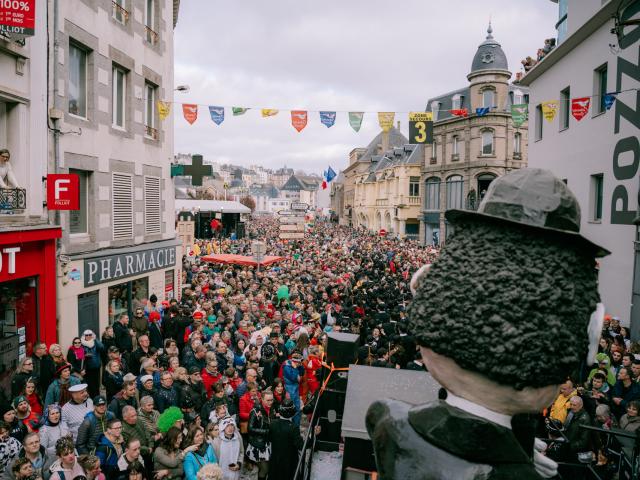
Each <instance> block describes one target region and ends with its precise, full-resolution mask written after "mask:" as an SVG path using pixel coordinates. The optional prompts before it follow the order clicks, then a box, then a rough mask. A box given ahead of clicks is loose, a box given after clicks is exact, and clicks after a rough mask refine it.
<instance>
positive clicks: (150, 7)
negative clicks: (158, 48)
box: [144, 0, 158, 45]
mask: <svg viewBox="0 0 640 480" xmlns="http://www.w3.org/2000/svg"><path fill="white" fill-rule="evenodd" d="M155 3H156V2H155V0H146V8H145V19H144V30H145V32H146V36H147V42H149V43H150V44H152V45H155V44H156V43H157V42H158V33H157V32H156V23H155V7H156V5H155Z"/></svg>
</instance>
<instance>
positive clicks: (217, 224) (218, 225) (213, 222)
mask: <svg viewBox="0 0 640 480" xmlns="http://www.w3.org/2000/svg"><path fill="white" fill-rule="evenodd" d="M210 225H211V230H220V228H222V222H220V221H219V220H217V219H215V218H214V219H213V220H211V223H210Z"/></svg>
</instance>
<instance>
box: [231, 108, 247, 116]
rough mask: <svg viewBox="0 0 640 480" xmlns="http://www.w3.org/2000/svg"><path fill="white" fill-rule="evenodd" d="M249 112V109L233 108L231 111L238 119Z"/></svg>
mask: <svg viewBox="0 0 640 480" xmlns="http://www.w3.org/2000/svg"><path fill="white" fill-rule="evenodd" d="M247 110H249V109H248V108H242V107H231V111H232V112H233V116H234V117H237V116H238V115H244V114H245V113H247Z"/></svg>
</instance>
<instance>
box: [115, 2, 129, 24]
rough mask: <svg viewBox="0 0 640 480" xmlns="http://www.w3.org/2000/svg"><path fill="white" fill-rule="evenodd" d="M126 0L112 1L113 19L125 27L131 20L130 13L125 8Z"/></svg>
mask: <svg viewBox="0 0 640 480" xmlns="http://www.w3.org/2000/svg"><path fill="white" fill-rule="evenodd" d="M124 2H125V0H112V1H111V5H112V6H113V18H115V20H116V22H119V23H122V24H123V25H124V24H125V23H127V20H129V12H128V11H127V10H126V8H125V3H124Z"/></svg>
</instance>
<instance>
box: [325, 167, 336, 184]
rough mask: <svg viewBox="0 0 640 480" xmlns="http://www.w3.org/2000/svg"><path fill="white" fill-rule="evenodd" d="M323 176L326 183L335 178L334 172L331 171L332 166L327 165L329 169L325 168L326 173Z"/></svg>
mask: <svg viewBox="0 0 640 480" xmlns="http://www.w3.org/2000/svg"><path fill="white" fill-rule="evenodd" d="M325 178H326V179H327V183H329V182H330V181H331V180H333V179H334V178H336V172H334V171H333V168H331V167H329V170H327V175H326V176H325Z"/></svg>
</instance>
